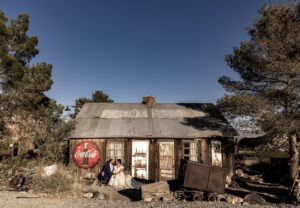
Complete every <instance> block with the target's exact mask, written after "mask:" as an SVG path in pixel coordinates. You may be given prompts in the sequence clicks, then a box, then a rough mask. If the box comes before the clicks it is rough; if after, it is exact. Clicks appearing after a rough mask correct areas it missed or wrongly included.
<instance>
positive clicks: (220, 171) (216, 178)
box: [179, 160, 226, 193]
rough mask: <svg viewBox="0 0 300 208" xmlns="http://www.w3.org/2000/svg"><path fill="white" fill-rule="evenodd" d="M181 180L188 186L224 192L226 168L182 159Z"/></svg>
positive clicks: (183, 184)
mask: <svg viewBox="0 0 300 208" xmlns="http://www.w3.org/2000/svg"><path fill="white" fill-rule="evenodd" d="M179 174H180V175H179V180H181V182H182V186H184V187H186V188H193V189H198V190H201V191H207V192H214V193H224V188H225V176H226V169H225V168H220V167H215V166H211V165H207V164H201V163H197V162H192V161H187V160H182V164H181V167H180V172H179Z"/></svg>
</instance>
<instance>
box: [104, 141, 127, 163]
mask: <svg viewBox="0 0 300 208" xmlns="http://www.w3.org/2000/svg"><path fill="white" fill-rule="evenodd" d="M123 149H124V148H123V142H107V144H106V160H109V159H114V160H117V159H121V160H122V161H124V160H123V159H124V151H123Z"/></svg>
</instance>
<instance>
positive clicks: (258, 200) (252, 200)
mask: <svg viewBox="0 0 300 208" xmlns="http://www.w3.org/2000/svg"><path fill="white" fill-rule="evenodd" d="M244 201H245V202H248V203H249V204H266V200H265V199H264V198H263V197H261V196H260V195H259V194H257V193H254V192H253V193H250V194H247V195H246V196H245V197H244Z"/></svg>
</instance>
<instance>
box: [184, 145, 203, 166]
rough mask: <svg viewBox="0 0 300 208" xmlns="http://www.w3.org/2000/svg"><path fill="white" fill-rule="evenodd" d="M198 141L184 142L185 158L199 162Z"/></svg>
mask: <svg viewBox="0 0 300 208" xmlns="http://www.w3.org/2000/svg"><path fill="white" fill-rule="evenodd" d="M198 157H199V155H198V142H194V141H184V142H183V158H184V159H186V160H191V161H195V162H198V161H199V159H198Z"/></svg>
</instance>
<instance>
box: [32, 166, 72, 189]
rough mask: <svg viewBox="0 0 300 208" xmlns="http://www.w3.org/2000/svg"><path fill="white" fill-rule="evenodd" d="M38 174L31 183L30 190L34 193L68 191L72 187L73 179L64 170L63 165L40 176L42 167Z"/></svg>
mask: <svg viewBox="0 0 300 208" xmlns="http://www.w3.org/2000/svg"><path fill="white" fill-rule="evenodd" d="M39 172H40V174H37V175H38V176H36V177H35V178H34V182H33V184H32V187H31V188H32V190H33V192H36V193H41V192H42V193H52V194H57V193H64V192H69V191H71V190H72V188H73V184H74V179H73V177H72V176H71V175H70V174H69V172H68V171H66V170H65V167H63V165H59V166H58V168H57V171H56V172H55V173H54V174H52V175H50V176H42V175H43V174H42V173H43V169H42V168H41V169H40V170H39Z"/></svg>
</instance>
